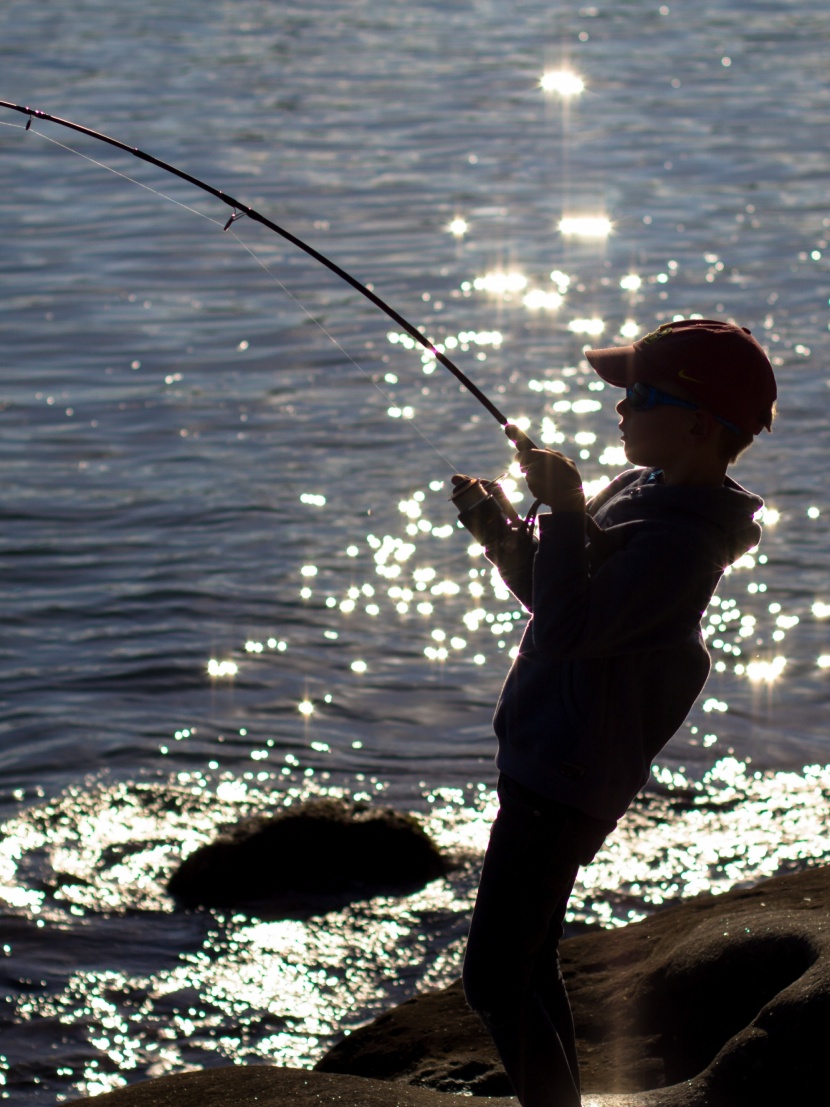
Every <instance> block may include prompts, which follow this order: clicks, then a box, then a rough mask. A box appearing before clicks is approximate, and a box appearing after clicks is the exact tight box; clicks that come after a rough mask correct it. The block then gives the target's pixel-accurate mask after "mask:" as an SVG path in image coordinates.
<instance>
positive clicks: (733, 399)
mask: <svg viewBox="0 0 830 1107" xmlns="http://www.w3.org/2000/svg"><path fill="white" fill-rule="evenodd" d="M585 357H586V358H587V359H588V362H589V364H590V365H591V366H592V367H593V368H594V369H595V370H596V372H597V373H598V374H599V375H600V377H602V379H603V380H604V381H607V382H608V383H609V384H613V385H616V386H617V387H618V388H626V387H627V386H628V385H631V384H635V383H637V382H638V381H640V382H642V383H643V384H657V383H659V382H660V381H676V382H677V383H678V385H680V386H681V387H682V388H684V389H685V390H686V392H688V394H689V395H690V396H691V397H692V399H693V400H694V401H695V402H696V403H699V404H700V406H701V407H704V408H706V410H707V411H711V413H712V414H713V415H719V416H720V417H721V418H722V419H727V420H728V421H729V422H730V423H734V424H735V426H736V427H740V429H741V430H742V431H745V432H746V433H747V434H759V433H760V431H761V430H762V428H764V427H766V428H767V430H771V429H772V414H773V405H774V404H775V400H776V397H777V395H778V390H777V388H776V384H775V376H774V374H773V371H772V365H771V364H770V360H769V358H768V357H767V355H766V353H765V352H764V350H763V348H762V347H761V345H760V344H759V343H758V342H757V340H756V339H755V338H753V337H752V334H751V333H750V332H749V331H748V330H747V329H746V327H739V326H736V325H735V324H734V323H725V322H723V321H721V320H718V319H676V320H674V321H673V322H671V323H664V324H663V325H662V326H660V327H658V328H657V330H655V331H652V332H651V333H650V334H647V335H645V336H644V337H643V338H640V339H638V340H637V341H636V342H635V343H634V344H633V345H631V346H611V347H609V348H608V349H604V350H586V351H585Z"/></svg>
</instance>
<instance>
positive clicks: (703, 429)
mask: <svg viewBox="0 0 830 1107" xmlns="http://www.w3.org/2000/svg"><path fill="white" fill-rule="evenodd" d="M689 433H690V434H691V436H692V438H693V439H694V441H695V443H696V444H697V445H700V446H702V445H703V443H704V442H709V441H710V440H713V439H714V438H715V437H716V436H717V434H718V421H717V419H715V417H714V415H712V414H711V412H708V411H706V409H705V408H702V407H700V408H698V409H697V411H695V412H693V413H692V425H691V427H690V430H689Z"/></svg>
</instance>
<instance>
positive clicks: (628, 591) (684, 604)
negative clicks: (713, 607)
mask: <svg viewBox="0 0 830 1107" xmlns="http://www.w3.org/2000/svg"><path fill="white" fill-rule="evenodd" d="M539 525H540V540H539V548H538V551H537V553H536V557H535V560H534V566H533V589H532V611H533V618H532V621H531V633H532V635H533V644H534V646H535V647H536V649H537V650H538V652H539V653H540V654H542V655H544V656H548V657H552V658H578V657H607V656H611V655H614V654H620V653H627V652H631V651H637V650H641V649H642V650H645V649H654V648H658V647H659V646H660V645H662V644H663V643H664V642H668V641H669V639H670V638H671V637H672V636H676V635H677V633H678V632H682V631H683V630H687V631H688V630H690V629H692V628H693V627H694V626H696V625H697V623H698V622H699V620H700V616H701V614H702V612H703V610H704V608H705V606H706V604H707V603H708V600H709V598H710V597H711V593H712V591H713V590H714V587H715V585H716V583H717V580H718V578H719V576H720V572H721V570H722V567H721V566H718V564H717V559H716V557H715V554H714V550H713V548H712V545H711V543H710V542H709V541H708V539H707V536H706V535H705V533H704V532H702V531H700V530H698V529H696V528H694V527H687V526H679V525H678V526H671V525H666V524H665V523H660V524H658V523H657V522H653V523H647V522H642V523H640V524H639V525H638V526H637V527H636V528H635V532H634V533H632V535H631V537H630V539H629V540H628V541H627V542H626V544H625V545H624V546H623V547H622V548H621V549H618V550H616V551H615V552H613V553H611V554H610V555H609V556H608V557H607V558H606V559H605V560H604V561H603V562H602V563H601V565H600V566H599V568H597V569H596V570H595V571H594V572H593V573H592V572H591V571H590V566H589V555H588V551H587V549H586V543H585V519H584V517H583V516H582V515H581V514H580V513H578V512H562V513H559V514H553V515H542V516H540V517H539Z"/></svg>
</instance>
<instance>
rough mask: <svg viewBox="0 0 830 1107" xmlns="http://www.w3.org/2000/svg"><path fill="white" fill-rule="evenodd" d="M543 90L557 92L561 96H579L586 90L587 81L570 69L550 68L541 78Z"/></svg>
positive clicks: (540, 82)
mask: <svg viewBox="0 0 830 1107" xmlns="http://www.w3.org/2000/svg"><path fill="white" fill-rule="evenodd" d="M539 84H540V86H541V88H542V91H543V92H556V93H558V94H559V95H560V96H565V97H567V96H578V95H579V94H580V93H581V92H584V91H585V82H584V81H583V80H582V78H581V77H580V76H578V75H577V74H576V73H574V72H573V71H572V70H570V69H550V70H548V71H547V73H543V74H542V76H541V77H540V79H539Z"/></svg>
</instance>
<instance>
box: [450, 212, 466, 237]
mask: <svg viewBox="0 0 830 1107" xmlns="http://www.w3.org/2000/svg"><path fill="white" fill-rule="evenodd" d="M447 230H448V231H449V232H450V234H451V235H455V237H456V238H462V237H463V236H464V235H465V234H466V233H467V230H468V225H467V220H466V219H462V218H461V217H460V216H456V218H455V219H453V220H452V222H451V223H450V224H449V226H448V227H447Z"/></svg>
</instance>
